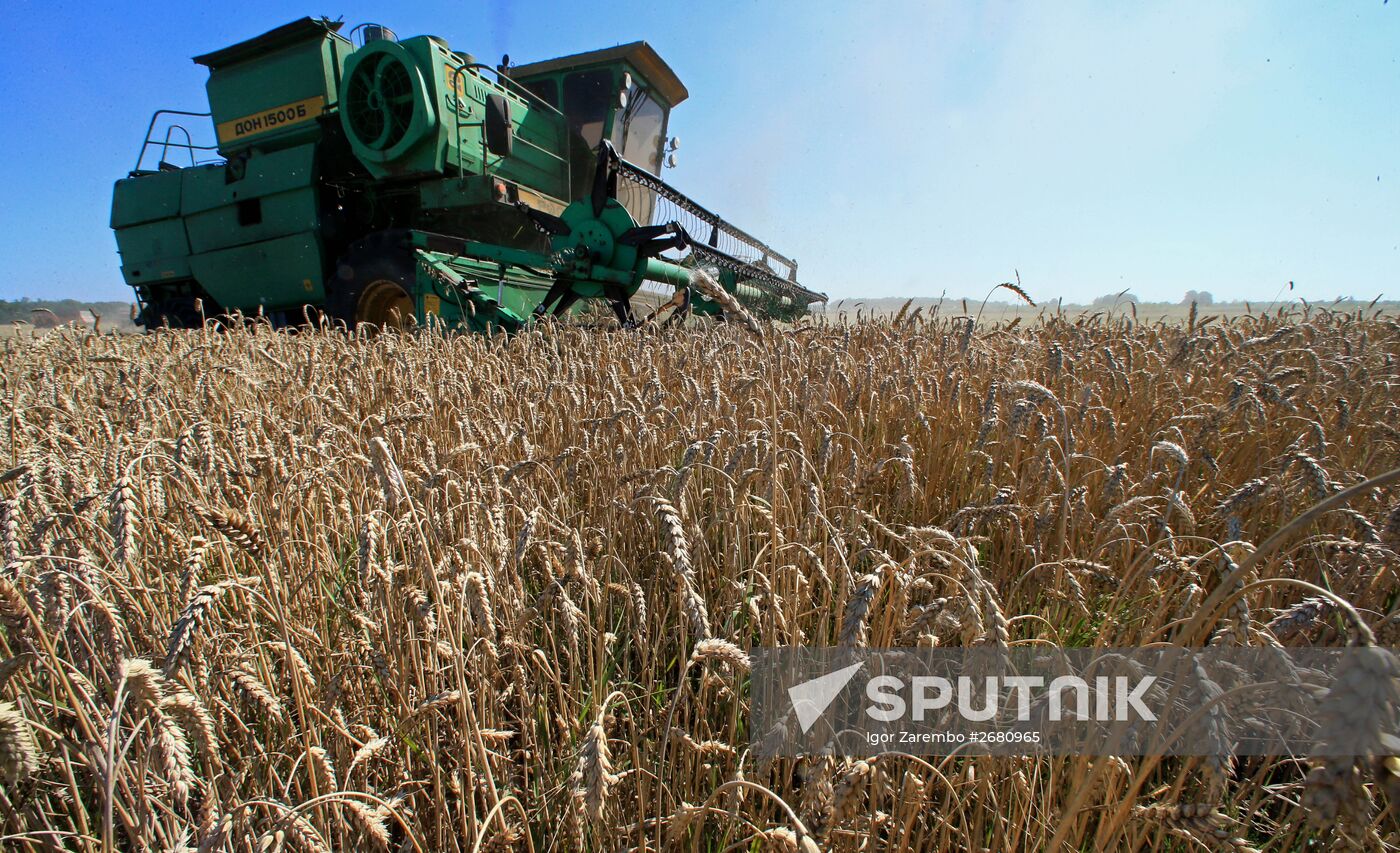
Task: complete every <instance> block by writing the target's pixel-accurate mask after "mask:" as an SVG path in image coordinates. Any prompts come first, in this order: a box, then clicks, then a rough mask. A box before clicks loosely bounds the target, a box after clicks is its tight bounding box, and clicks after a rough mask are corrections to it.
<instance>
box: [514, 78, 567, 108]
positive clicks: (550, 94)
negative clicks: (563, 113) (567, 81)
mask: <svg viewBox="0 0 1400 853" xmlns="http://www.w3.org/2000/svg"><path fill="white" fill-rule="evenodd" d="M521 85H523V86H524V87H525V88H526V89H529V90H530V92H531V93H532V94H533V95H535V96H536V97H538V98H539V99H540V100H541V101H544V102H545V103H546V104H549V105H550V106H551V107H554V108H555V109H556V110H557V109H559V84H558V83H556V82H554V81H553V80H534V81H532V82H529V83H523V84H521Z"/></svg>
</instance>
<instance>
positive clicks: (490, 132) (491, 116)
mask: <svg viewBox="0 0 1400 853" xmlns="http://www.w3.org/2000/svg"><path fill="white" fill-rule="evenodd" d="M484 130H485V132H486V150H487V151H490V152H491V153H492V154H496V155H498V156H500V157H509V156H510V154H511V151H512V150H513V149H514V147H515V129H514V128H513V127H511V124H510V101H507V100H506V96H505V95H487V96H486V120H485V127H484Z"/></svg>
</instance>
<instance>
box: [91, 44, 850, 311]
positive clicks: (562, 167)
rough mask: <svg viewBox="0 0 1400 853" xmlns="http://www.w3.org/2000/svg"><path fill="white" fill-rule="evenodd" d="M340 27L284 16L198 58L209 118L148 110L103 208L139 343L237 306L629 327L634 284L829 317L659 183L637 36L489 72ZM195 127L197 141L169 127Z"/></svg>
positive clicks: (667, 78)
mask: <svg viewBox="0 0 1400 853" xmlns="http://www.w3.org/2000/svg"><path fill="white" fill-rule="evenodd" d="M340 30H341V24H340V23H338V22H334V21H328V20H325V19H312V18H303V19H301V20H299V21H294V22H292V23H290V24H287V25H285V26H282V27H278V28H277V29H275V30H272V31H271V32H268V33H264V34H263V35H260V36H258V37H257V38H252V39H249V40H247V41H244V42H240V43H238V44H235V45H232V46H231V47H226V48H224V49H222V50H216V51H214V52H213V53H207V54H205V55H203V56H198V57H195V62H197V63H199V64H200V65H203V66H206V67H207V68H208V69H209V83H208V92H209V107H210V112H209V113H192V112H184V111H180V110H159V111H157V112H156V113H155V115H154V116H152V118H151V123H150V125H149V127H148V128H147V131H146V138H145V140H144V142H143V143H142V146H141V153H140V154H139V155H138V157H137V161H136V167H135V168H134V169H133V170H132V172H131V173H130V175H129V176H128V177H126V178H124V179H122V180H119V181H117V184H116V189H115V192H114V196H113V200H112V228H113V230H115V232H116V236H117V247H118V250H119V251H120V253H121V259H122V275H123V276H124V277H125V279H126V282H127V283H128V284H130V285H131V286H132V287H133V288H134V289H135V291H136V294H137V298H138V300H139V303H140V309H141V313H140V317H139V318H138V322H140V323H141V324H142V325H144V326H146V327H147V328H148V329H149V328H156V327H159V326H163V325H167V324H168V325H169V326H171V327H198V326H199V325H201V324H202V323H203V322H204V320H205V318H210V317H216V316H219V315H221V314H225V313H231V312H234V311H238V312H241V313H242V314H244V315H245V316H261V317H264V318H266V319H267V320H268V321H269V322H271V323H273V324H274V325H292V324H297V323H302V322H305V321H306V320H307V319H308V318H310V319H315V318H317V317H319V316H327V317H329V318H330V319H332V320H335V321H341V322H344V323H345V324H346V325H347V326H349V327H351V328H354V327H355V326H357V325H358V324H361V323H367V324H373V325H377V326H382V325H390V324H397V325H406V324H410V323H417V324H426V323H428V322H429V321H430V320H429V318H430V317H436V318H440V320H441V321H442V322H445V323H447V324H450V325H454V326H461V327H465V328H471V329H474V330H478V331H490V330H493V329H504V330H506V331H511V330H514V329H517V328H519V327H520V326H521V325H522V324H524V323H526V322H528V321H529V319H530V318H532V317H540V316H545V315H556V316H557V315H562V314H565V313H567V312H569V311H571V310H574V309H575V308H576V307H579V306H582V305H583V304H585V303H584V301H586V300H601V301H605V302H606V303H607V304H608V305H609V306H611V308H612V310H613V312H614V313H615V314H616V316H617V319H618V321H619V322H620V323H621V324H623V325H624V326H629V325H633V324H634V323H636V322H637V320H636V318H635V317H634V315H633V312H632V307H631V304H632V303H631V299H632V297H633V296H634V295H635V294H636V293H637V291H638V289H639V288H641V287H642V284H643V282H648V281H649V282H654V283H656V285H659V286H660V291H661V292H660V295H659V296H658V298H657V300H656V301H657V302H658V303H660V302H664V299H665V294H666V292H668V290H669V292H671V294H672V295H671V301H670V302H669V303H665V305H664V306H663V307H669V308H670V309H672V310H671V312H670V314H669V317H668V319H671V318H679V317H684V316H685V315H686V314H688V313H691V312H693V313H695V314H699V315H708V316H711V317H715V318H717V319H723V310H722V308H721V307H720V304H719V302H718V301H712V300H711V298H710V297H709V296H708V295H706V294H702V293H700V292H698V291H696V292H694V293H692V281H693V278H692V276H693V275H694V272H695V270H696V269H697V268H703V269H705V270H707V271H708V272H709V273H710V275H711V276H712V277H713V279H714V280H716V281H717V282H718V283H719V284H720V285H721V286H722V287H723V288H724V289H725V290H727V291H729V292H730V293H731V294H734V295H735V296H736V297H738V299H739V301H740V302H742V303H747V304H748V305H749V306H750V308H753V309H756V312H757V313H761V314H767V315H769V316H777V317H793V316H796V315H798V314H801V313H804V312H805V311H806V310H807V306H809V305H810V304H811V303H813V302H817V301H824V300H825V297H824V296H823V295H821V294H818V293H814V292H812V291H810V290H807V289H806V288H804V287H802V286H801V285H799V284H798V283H797V264H796V263H795V262H793V261H792V260H791V259H790V258H788V257H785V256H784V255H782V254H780V253H778V252H776V251H774V250H773V249H772V248H770V247H769V246H767V245H765V244H764V243H763V242H761V241H759V240H757V239H755V238H753V237H752V236H750V235H749V234H747V233H745V232H744V231H741V230H740V229H738V228H736V227H734V226H733V225H730V224H729V223H728V222H726V221H724V220H723V219H721V218H719V217H718V216H716V215H714V214H713V213H711V212H709V211H708V210H706V209H705V208H704V207H702V206H700V205H699V204H697V203H696V202H694V201H693V200H691V199H690V198H688V197H687V196H685V195H683V194H681V193H680V192H678V191H677V190H676V189H674V188H673V187H672V186H671V185H670V184H668V183H667V182H666V181H664V180H662V179H661V178H660V173H661V171H662V168H663V166H664V165H674V162H675V154H674V151H675V149H676V148H677V147H678V144H677V142H676V140H675V139H674V138H673V139H671V140H670V141H669V142H668V141H667V139H666V130H667V121H668V118H669V116H670V111H671V109H672V108H673V107H675V106H676V105H678V104H680V103H681V102H682V101H684V100H685V99H686V97H687V96H688V93H687V92H686V89H685V86H684V85H682V84H681V82H680V80H679V79H678V78H677V77H676V75H675V73H674V72H673V71H672V70H671V69H670V68H669V67H668V66H667V65H666V63H665V62H663V61H662V59H661V57H660V56H658V55H657V53H656V51H654V50H653V49H652V48H651V47H650V46H649V45H647V44H646V43H645V42H633V43H632V44H626V45H621V46H618V47H612V48H607V49H604V50H597V51H592V52H589V53H581V54H577V55H574V56H566V57H563V58H560V59H551V60H548V61H544V62H536V63H532V64H529V65H518V66H511V65H509V60H508V59H505V60H502V63H501V64H500V65H498V66H496V67H494V68H492V67H488V66H486V65H483V64H481V63H479V62H477V61H476V60H475V59H474V58H473V57H472V56H471V55H470V54H467V53H463V52H461V51H455V50H452V49H451V48H450V47H449V46H448V45H447V42H445V41H443V40H442V39H440V38H437V37H436V36H418V37H415V38H408V39H403V40H399V39H398V38H397V37H396V36H395V35H394V34H393V32H392V31H390V30H389V29H387V28H385V27H383V26H379V25H362V26H360V27H357V28H355V29H354V30H352V31H351V33H350V37H349V38H347V37H346V36H344V35H341V33H340ZM204 116H207V117H210V118H211V119H212V122H213V125H214V132H215V136H216V138H217V144H215V145H196V144H195V143H194V139H193V137H192V135H191V134H190V133H189V131H188V130H187V129H186V128H185V127H183V126H182V125H180V124H178V123H177V122H180V121H186V120H187V119H188V117H204ZM157 154H158V157H157ZM215 155H217V159H215ZM201 158H208V162H201V161H200V159H201ZM151 159H154V160H157V162H156V163H155V164H154V168H149V167H148V162H147V161H148V160H151ZM717 295H719V296H722V294H717ZM654 316H655V315H654Z"/></svg>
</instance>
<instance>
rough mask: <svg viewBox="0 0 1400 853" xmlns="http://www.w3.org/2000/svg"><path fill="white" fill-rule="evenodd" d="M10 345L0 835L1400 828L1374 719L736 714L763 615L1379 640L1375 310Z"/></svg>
mask: <svg viewBox="0 0 1400 853" xmlns="http://www.w3.org/2000/svg"><path fill="white" fill-rule="evenodd" d="M0 348H2V349H3V368H4V369H3V379H0V388H2V390H3V397H4V400H5V403H6V412H5V415H4V417H3V419H0V452H3V453H4V454H5V455H6V460H7V461H6V462H5V464H4V466H3V467H4V468H5V469H6V470H5V473H3V474H0V498H3V502H2V503H0V512H2V513H3V517H2V518H0V537H2V538H3V551H4V553H3V572H2V573H0V659H2V660H0V837H3V846H4V847H5V849H14V850H26V851H28V850H69V849H72V850H196V849H197V850H201V851H205V850H235V851H274V850H293V851H324V850H391V849H392V850H414V851H429V850H445V851H479V850H493V851H500V850H534V851H565V850H599V851H623V850H632V851H642V850H651V851H661V850H706V851H716V853H718V852H719V851H742V850H777V851H804V853H809V851H817V850H832V851H865V850H871V851H873V850H907V851H916V850H936V851H961V850H972V851H981V850H995V851H1038V850H1075V851H1089V850H1143V849H1147V850H1172V851H1186V850H1201V849H1213V850H1233V851H1246V850H1251V849H1257V850H1271V851H1283V850H1301V849H1364V850H1377V849H1397V848H1400V834H1398V833H1400V824H1397V820H1396V816H1395V812H1394V811H1392V809H1396V808H1400V759H1397V758H1388V759H1380V760H1372V759H1367V760H1356V761H1348V760H1340V759H1332V760H1328V761H1321V762H1314V763H1310V762H1309V761H1308V760H1307V759H1306V758H1303V757H1286V756H1283V757H1279V758H1277V759H1271V760H1267V761H1266V760H1261V759H1249V760H1240V761H1233V760H1231V759H1230V757H1229V756H1228V755H1220V756H1215V757H1211V758H1206V759H1204V760H1202V759H1173V758H1166V759H1141V758H1097V759H1095V758H1087V757H1073V756H1069V757H1055V758H1050V757H1044V758H988V757H980V758H979V757H947V758H942V757H923V758H921V757H915V756H908V755H903V754H900V753H887V754H884V755H881V756H879V757H877V758H874V759H866V760H854V759H848V758H843V757H842V756H812V757H808V758H805V759H796V760H794V759H785V758H779V759H776V760H769V761H766V762H765V761H758V760H756V759H755V758H754V757H753V754H752V751H751V749H750V746H749V744H750V732H749V731H748V729H747V728H746V725H747V723H746V720H747V713H748V704H747V701H748V700H747V696H748V692H747V691H748V683H747V679H748V667H749V650H751V649H752V648H754V647H759V646H773V645H795V644H809V645H834V644H838V643H844V644H854V645H868V646H871V647H886V646H899V645H909V646H931V645H940V646H962V645H974V644H999V645H1003V646H1020V645H1033V644H1053V645H1058V646H1065V647H1068V646H1096V645H1097V646H1137V645H1143V644H1147V643H1152V642H1161V641H1166V640H1170V641H1173V642H1181V643H1186V644H1194V645H1201V644H1205V643H1217V644H1220V643H1224V644H1249V645H1269V644H1282V645H1284V646H1298V645H1309V644H1317V645H1346V644H1349V645H1356V646H1370V647H1373V648H1375V649H1377V650H1383V649H1384V648H1385V647H1387V646H1393V645H1396V644H1397V643H1396V639H1397V637H1400V617H1397V613H1398V612H1400V611H1398V610H1397V607H1400V604H1398V603H1397V591H1400V584H1397V581H1396V572H1397V568H1400V565H1398V564H1397V556H1396V550H1397V549H1400V488H1398V487H1397V485H1396V481H1397V479H1400V477H1397V476H1396V475H1395V474H1394V469H1396V468H1397V466H1400V394H1398V393H1397V387H1398V386H1397V383H1400V368H1397V363H1396V359H1397V355H1400V325H1398V324H1397V323H1396V322H1395V321H1394V320H1393V319H1389V318H1388V317H1386V316H1383V315H1376V314H1374V313H1371V314H1366V313H1363V312H1359V311H1357V312H1350V313H1337V312H1329V311H1326V310H1308V311H1301V310H1296V309H1291V310H1283V311H1278V312H1275V313H1273V314H1271V315H1268V316H1246V317H1235V318H1229V319H1222V318H1214V317H1197V316H1195V315H1194V313H1193V316H1191V317H1190V318H1189V320H1186V321H1183V322H1180V323H1157V324H1148V323H1137V322H1135V321H1134V319H1133V318H1132V317H1130V316H1105V315H1099V316H1096V317H1093V318H1087V317H1081V318H1076V317H1066V316H1054V315H1045V316H1042V317H1040V318H1037V319H1033V320H1030V321H1026V322H1021V321H1017V322H1015V323H1013V324H1011V325H991V324H978V323H977V322H975V319H974V318H970V317H947V318H938V317H927V316H923V315H921V314H919V313H918V312H915V313H913V314H911V313H909V312H907V311H906V312H901V314H900V315H899V316H896V317H894V318H893V319H886V320H881V321H878V322H861V323H855V324H825V325H823V324H820V323H818V324H809V325H803V326H799V327H797V328H777V327H772V326H755V327H754V328H749V327H747V326H740V325H732V326H720V327H714V328H704V329H672V330H663V331H641V332H600V331H593V330H586V329H579V328H573V327H546V328H543V329H540V330H537V331H532V332H529V333H525V334H520V335H517V336H514V337H511V338H508V339H507V338H504V337H499V338H487V337H481V336H464V335H453V334H446V333H443V332H441V331H433V330H429V331H418V332H413V333H396V332H395V333H383V334H376V335H370V334H359V335H355V336H349V335H346V334H344V333H342V332H338V331H335V330H318V331H305V330H303V331H302V332H300V333H297V334H289V333H286V332H276V331H273V330H271V329H268V328H265V327H261V326H259V325H257V324H249V325H247V326H239V327H236V328H226V329H223V330H213V329H210V330H206V331H202V332H170V331H162V332H157V333H154V334H150V335H144V336H123V335H101V334H93V333H90V332H83V331H79V330H75V329H60V330H58V331H55V332H51V333H48V334H45V335H42V336H35V335H32V334H26V335H18V336H11V337H6V338H4V339H3V340H0ZM1388 472H1390V473H1389V476H1387V474H1388ZM1368 478H1378V480H1377V481H1376V482H1375V483H1372V484H1368V485H1367V486H1365V487H1361V486H1360V484H1362V483H1363V482H1365V481H1367V479H1368ZM1310 510H1311V512H1309V511H1310ZM1304 513H1308V514H1307V515H1304V516H1303V517H1302V518H1301V519H1298V517H1299V516H1300V515H1301V514H1304ZM1294 519H1298V520H1297V522H1296V523H1293V524H1291V525H1290V521H1292V520H1294ZM1275 534H1277V535H1275ZM970 591H971V592H970ZM1378 659H1379V660H1382V661H1383V662H1384V661H1387V660H1389V661H1392V662H1393V659H1392V658H1389V657H1388V656H1386V655H1382V656H1381V657H1380V658H1378ZM1395 686H1396V680H1395V679H1394V678H1393V677H1392V678H1389V679H1388V678H1386V676H1385V673H1384V672H1382V673H1380V674H1379V675H1377V676H1376V677H1375V678H1374V679H1361V680H1358V681H1355V682H1354V683H1353V682H1348V683H1346V684H1343V685H1339V686H1338V687H1337V688H1335V689H1334V693H1335V694H1337V695H1334V696H1332V697H1330V699H1331V700H1332V702H1333V704H1334V706H1336V707H1342V708H1347V709H1355V708H1359V709H1360V712H1359V714H1358V713H1353V714H1352V717H1350V718H1349V719H1351V720H1352V724H1354V725H1360V726H1361V727H1363V728H1367V730H1368V731H1369V730H1374V731H1375V732H1376V733H1377V734H1378V735H1379V733H1381V732H1383V731H1386V730H1389V731H1392V732H1393V731H1394V723H1395V715H1396V712H1397V707H1400V697H1397V695H1396V687H1395ZM1348 713H1352V712H1351V711H1348ZM1219 725H1220V726H1222V727H1228V726H1229V725H1230V721H1229V720H1228V719H1225V718H1222V719H1220V720H1219Z"/></svg>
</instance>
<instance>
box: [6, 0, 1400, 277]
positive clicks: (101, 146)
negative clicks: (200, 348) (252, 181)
mask: <svg viewBox="0 0 1400 853" xmlns="http://www.w3.org/2000/svg"><path fill="white" fill-rule="evenodd" d="M201 6H203V4H194V3H188V2H184V3H162V2H144V3H141V4H136V5H133V6H132V7H130V8H129V9H127V10H122V11H118V10H115V9H113V8H111V4H105V3H104V4H98V3H93V4H90V5H89V4H73V3H63V2H57V3H54V2H49V3H31V2H19V3H14V2H11V3H10V4H8V6H7V8H8V10H9V11H7V13H6V15H5V22H6V28H7V35H8V36H9V37H8V38H7V39H6V49H5V50H4V51H0V86H2V87H3V88H0V91H3V92H4V96H5V99H6V100H7V101H8V108H7V110H6V111H5V116H6V121H5V122H4V123H3V124H0V188H3V189H0V250H3V256H4V257H5V258H6V260H7V263H6V275H5V276H4V277H3V278H0V298H15V297H18V296H23V295H28V296H74V297H78V298H88V299H103V298H112V299H124V298H126V297H127V296H128V295H129V293H130V291H129V290H128V289H127V288H126V287H125V286H124V285H122V283H121V278H120V275H119V273H118V271H117V264H118V259H117V256H116V249H115V243H114V241H113V239H112V236H111V233H110V231H109V230H108V229H107V216H108V212H109V204H110V194H111V184H112V181H113V180H115V179H116V178H118V177H121V176H122V175H124V174H125V172H126V170H128V169H130V168H131V164H132V161H133V160H134V159H135V155H136V151H137V148H138V143H139V139H140V136H141V133H142V132H143V131H144V130H145V127H146V122H147V121H148V120H149V117H150V114H151V112H152V111H153V110H155V109H156V108H157V107H161V106H169V107H183V108H187V109H194V110H202V109H205V108H206V106H205V104H206V102H205V99H204V89H203V86H204V80H205V74H206V72H205V70H204V69H203V68H200V67H198V66H196V65H194V64H193V63H191V62H190V57H191V56H193V55H195V54H197V53H202V52H205V51H208V50H212V49H215V48H219V47H222V46H225V45H227V44H230V43H232V42H235V41H238V40H241V39H244V38H247V37H250V36H253V35H256V34H258V33H260V32H263V31H265V30H267V29H270V28H272V27H274V26H276V25H279V24H282V23H285V22H286V21H288V20H291V19H293V18H295V17H299V16H301V15H303V14H318V15H319V14H326V15H328V16H330V17H338V16H343V17H344V18H345V20H346V21H347V22H348V23H350V24H354V23H359V22H362V21H366V20H377V21H380V22H382V23H385V24H387V25H389V26H391V27H392V28H394V29H395V30H397V32H398V33H399V34H400V36H408V35H416V34H420V33H433V34H436V35H440V36H443V37H444V38H446V39H447V40H448V41H449V42H451V43H452V45H453V46H454V47H456V48H458V49H462V50H467V51H470V52H472V53H475V54H476V55H478V56H480V57H484V58H489V59H491V61H494V60H495V58H496V57H498V56H499V55H500V54H501V53H503V52H509V53H510V55H511V57H512V60H513V61H515V62H526V61H531V60H535V59H542V58H547V57H551V56H557V55H560V54H565V53H572V52H575V51H579V50H586V49H591V48H596V47H603V46H607V45H611V44H616V43H619V42H624V41H630V40H633V39H637V38H644V39H646V40H648V41H650V42H651V43H652V45H653V46H655V47H656V48H657V49H658V51H659V52H660V53H661V55H662V56H663V57H665V58H666V59H667V60H668V61H669V62H670V64H671V65H672V66H673V67H674V68H675V69H676V71H677V73H678V74H679V75H680V77H681V79H682V80H684V81H685V82H686V84H687V86H688V87H689V89H690V92H691V100H689V101H687V102H686V103H685V104H683V105H681V106H680V107H679V108H678V109H677V110H676V112H675V113H674V115H673V117H672V126H671V127H672V132H673V133H678V134H679V135H680V136H681V139H682V146H683V147H682V149H681V151H680V152H679V154H680V161H681V162H680V166H679V168H677V169H675V170H673V171H671V172H670V173H669V174H668V176H667V177H668V178H670V179H671V180H673V182H674V183H676V184H677V185H678V186H680V187H681V188H682V189H683V190H685V191H686V192H688V193H690V194H692V195H693V196H695V197H696V198H697V199H698V200H700V201H701V202H702V203H704V204H706V205H707V206H709V207H710V208H711V209H714V210H717V211H719V212H720V213H721V214H722V215H725V216H727V217H729V218H730V219H732V220H733V221H734V222H735V223H736V224H738V225H740V226H741V227H743V228H745V229H746V230H749V231H751V232H752V233H755V234H757V235H758V236H760V237H762V238H764V239H766V240H767V241H768V242H770V243H772V244H773V245H774V246H775V247H777V248H778V249H780V250H782V251H784V252H786V253H788V254H790V255H792V256H794V257H796V258H797V260H798V261H799V263H800V264H801V267H800V268H801V272H802V276H801V278H802V281H803V283H804V284H807V285H808V286H810V287H813V288H814V289H817V290H822V291H825V292H827V293H829V294H831V295H832V296H833V297H847V298H851V297H855V298H858V297H861V296H890V295H901V296H930V297H936V296H938V295H939V294H940V293H942V292H944V291H946V292H947V293H948V294H950V295H958V296H962V295H969V296H978V297H980V296H981V295H982V294H984V293H985V292H986V291H987V289H988V288H989V287H991V285H993V284H995V283H996V282H999V281H1004V280H1006V279H1008V278H1010V277H1011V276H1012V274H1013V270H1019V271H1020V274H1021V277H1022V280H1023V282H1024V283H1025V285H1026V287H1027V289H1028V290H1030V291H1031V293H1032V295H1034V296H1036V297H1038V298H1040V299H1042V300H1049V299H1054V298H1056V297H1063V298H1064V299H1065V300H1066V301H1087V300H1089V299H1091V298H1093V297H1094V296H1097V295H1100V294H1103V293H1108V292H1116V291H1119V290H1122V289H1124V288H1131V289H1132V290H1133V292H1134V293H1136V294H1138V295H1139V296H1140V297H1142V298H1144V299H1167V300H1173V301H1174V300H1177V299H1179V298H1180V297H1181V295H1182V293H1183V292H1184V291H1185V290H1187V289H1198V290H1200V289H1203V290H1208V291H1211V292H1212V293H1214V294H1215V296H1216V297H1217V298H1241V299H1253V300H1272V299H1273V298H1275V297H1276V296H1277V295H1278V293H1279V291H1280V289H1281V288H1282V287H1284V286H1285V285H1286V283H1287V282H1288V281H1290V280H1291V281H1294V282H1296V289H1295V290H1294V291H1293V293H1294V294H1295V295H1299V296H1302V297H1305V298H1308V299H1313V300H1318V299H1328V298H1332V297H1334V296H1337V295H1355V296H1358V297H1364V298H1367V299H1369V298H1371V297H1374V296H1375V295H1377V294H1379V293H1385V294H1386V296H1387V297H1389V298H1395V297H1397V296H1400V273H1398V272H1397V269H1400V167H1397V157H1400V108H1397V105H1400V3H1391V4H1388V5H1386V4H1383V3H1382V2H1381V0H1365V2H1362V0H1357V2H1347V3H1304V2H1284V0H1274V2H1232V3H1228V4H1224V3H1190V2H1178V3H1163V4H1156V3H1133V4H1121V3H1079V2H1054V3H1002V2H994V3H986V4H971V3H956V4H955V3H941V2H880V0H870V2H863V3H856V2H852V3H826V2H814V1H813V0H808V1H807V2H799V0H775V1H774V2H758V3H755V2H744V3H739V2H723V3H721V2H713V3H688V4H681V3H658V2H655V1H654V0H653V2H636V3H633V2H602V0H595V2H592V3H559V4H555V3H544V2H533V0H528V1H527V2H483V3H463V2H458V3H433V2H415V3H411V4H410V3H399V2H390V1H389V0H381V2H377V3H364V2H347V3H342V4H340V5H336V6H321V7H297V6H292V5H287V4H279V3H268V2H256V1H255V2H245V3H241V4H238V5H237V7H232V6H229V5H228V4H210V5H209V6H208V7H207V8H201ZM235 8H236V9H237V11H236V12H235V11H233V9H235ZM203 130H205V132H206V134H208V135H212V132H211V131H210V130H209V129H208V128H203Z"/></svg>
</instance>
